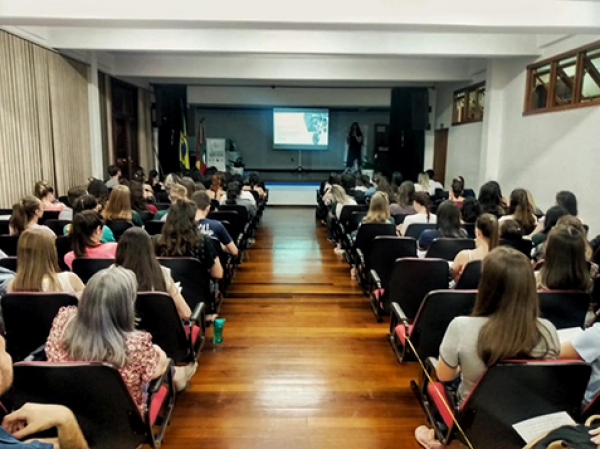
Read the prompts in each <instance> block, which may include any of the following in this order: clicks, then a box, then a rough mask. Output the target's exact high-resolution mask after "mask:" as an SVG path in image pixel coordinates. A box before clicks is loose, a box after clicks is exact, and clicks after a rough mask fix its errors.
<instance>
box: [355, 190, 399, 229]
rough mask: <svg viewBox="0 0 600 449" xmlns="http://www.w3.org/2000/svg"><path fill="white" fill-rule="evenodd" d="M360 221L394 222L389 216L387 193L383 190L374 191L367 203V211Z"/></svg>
mask: <svg viewBox="0 0 600 449" xmlns="http://www.w3.org/2000/svg"><path fill="white" fill-rule="evenodd" d="M362 223H391V224H395V222H394V219H393V218H392V217H391V216H390V202H389V200H388V196H387V194H385V193H384V192H375V194H374V195H373V196H372V197H371V202H370V203H369V211H368V212H367V215H366V216H365V218H363V219H362V222H361V224H362Z"/></svg>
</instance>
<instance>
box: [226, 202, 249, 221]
mask: <svg viewBox="0 0 600 449" xmlns="http://www.w3.org/2000/svg"><path fill="white" fill-rule="evenodd" d="M219 210H220V211H226V210H229V211H235V212H237V213H238V215H239V216H240V217H241V220H242V221H243V222H244V223H250V217H249V216H248V209H246V206H243V205H241V204H223V205H220V206H219Z"/></svg>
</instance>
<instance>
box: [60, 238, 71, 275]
mask: <svg viewBox="0 0 600 449" xmlns="http://www.w3.org/2000/svg"><path fill="white" fill-rule="evenodd" d="M72 250H73V238H72V237H71V236H70V235H59V236H58V237H57V238H56V254H57V255H58V266H59V267H60V269H61V270H63V271H68V270H69V267H68V266H67V264H66V263H65V255H66V254H67V253H68V252H69V251H72Z"/></svg>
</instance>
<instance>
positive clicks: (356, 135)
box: [346, 122, 363, 171]
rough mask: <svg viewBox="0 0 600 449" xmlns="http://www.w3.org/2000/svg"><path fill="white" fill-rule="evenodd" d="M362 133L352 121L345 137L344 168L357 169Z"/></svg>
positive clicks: (358, 166) (359, 159)
mask: <svg viewBox="0 0 600 449" xmlns="http://www.w3.org/2000/svg"><path fill="white" fill-rule="evenodd" d="M362 143H363V135H362V132H361V131H360V127H359V126H358V123H357V122H354V123H352V125H351V126H350V131H349V132H348V137H347V138H346V144H347V146H346V148H347V150H346V168H353V169H354V170H356V171H358V169H359V168H360V161H361V157H360V156H361V155H360V152H361V148H362Z"/></svg>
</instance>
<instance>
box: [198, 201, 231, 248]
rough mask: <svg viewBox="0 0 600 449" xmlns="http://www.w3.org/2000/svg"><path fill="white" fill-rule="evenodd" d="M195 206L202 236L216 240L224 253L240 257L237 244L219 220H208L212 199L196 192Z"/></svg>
mask: <svg viewBox="0 0 600 449" xmlns="http://www.w3.org/2000/svg"><path fill="white" fill-rule="evenodd" d="M192 200H193V201H194V204H196V217H195V219H196V222H197V223H198V229H199V230H200V232H201V233H202V234H204V235H205V236H207V237H210V238H212V239H215V240H216V241H218V242H219V244H220V245H221V248H222V249H223V251H225V252H227V253H229V254H231V255H232V256H234V257H235V256H237V255H238V248H237V246H236V245H235V242H234V241H233V240H232V239H231V236H230V235H229V232H227V229H225V226H223V223H221V222H220V221H217V220H211V219H210V218H206V217H207V216H208V214H209V212H210V202H211V199H210V197H209V196H208V193H207V192H206V191H198V192H195V193H194V195H193V196H192Z"/></svg>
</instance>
